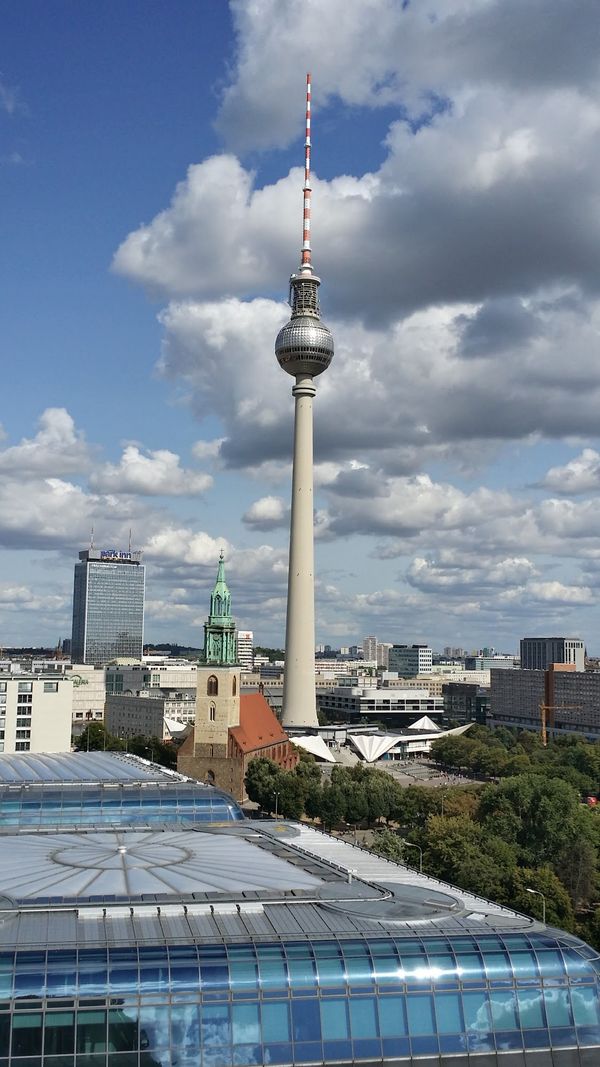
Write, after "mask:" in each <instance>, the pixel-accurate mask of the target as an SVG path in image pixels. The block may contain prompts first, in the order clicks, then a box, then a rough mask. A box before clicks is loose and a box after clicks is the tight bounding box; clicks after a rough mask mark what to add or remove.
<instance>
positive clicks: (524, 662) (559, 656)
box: [521, 637, 585, 671]
mask: <svg viewBox="0 0 600 1067" xmlns="http://www.w3.org/2000/svg"><path fill="white" fill-rule="evenodd" d="M551 663H573V664H574V665H575V670H576V671H584V670H585V645H584V643H583V641H582V640H581V639H580V638H579V637H523V638H521V670H524V671H545V670H547V669H548V667H549V666H550V664H551Z"/></svg>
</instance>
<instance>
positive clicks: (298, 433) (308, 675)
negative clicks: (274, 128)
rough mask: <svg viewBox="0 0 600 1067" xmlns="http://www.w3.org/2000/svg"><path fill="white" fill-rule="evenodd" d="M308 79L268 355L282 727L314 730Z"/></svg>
mask: <svg viewBox="0 0 600 1067" xmlns="http://www.w3.org/2000/svg"><path fill="white" fill-rule="evenodd" d="M310 101H311V84H310V74H309V75H308V76H307V85H306V138H305V155H304V215H303V237H302V258H301V263H300V268H299V270H298V272H297V273H296V274H292V276H291V278H290V293H291V304H292V315H291V319H290V321H289V322H288V323H286V325H285V326H284V327H283V328H282V329H281V330H280V331H279V333H278V334H277V339H276V341H275V355H276V356H277V360H278V362H279V365H280V367H282V368H283V370H285V371H287V373H288V374H291V375H292V377H293V378H295V384H294V386H293V388H292V395H293V396H294V399H295V403H296V408H295V416H294V464H293V475H292V507H291V519H290V557H289V559H290V562H289V571H288V599H287V619H286V631H285V679H284V686H283V724H284V726H317V708H316V698H315V579H314V532H313V524H314V518H313V511H314V501H313V418H312V402H313V397H314V396H315V394H316V388H315V383H314V379H315V377H316V376H317V375H318V374H321V373H322V372H323V371H324V370H327V367H328V366H329V364H330V363H331V360H332V358H333V338H332V336H331V333H330V331H329V330H328V329H327V326H325V324H324V323H323V322H321V315H320V311H319V278H317V276H316V274H315V273H314V271H313V268H312V262H311V244H310V194H311V185H310V144H311V141H310Z"/></svg>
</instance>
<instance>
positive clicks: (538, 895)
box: [525, 888, 546, 926]
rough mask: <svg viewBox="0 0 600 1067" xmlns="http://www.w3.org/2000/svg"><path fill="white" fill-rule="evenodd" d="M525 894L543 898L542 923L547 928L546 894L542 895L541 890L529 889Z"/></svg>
mask: <svg viewBox="0 0 600 1067" xmlns="http://www.w3.org/2000/svg"><path fill="white" fill-rule="evenodd" d="M525 892H526V893H531V895H532V896H534V897H541V898H542V922H543V924H544V926H545V925H546V898H545V896H544V894H543V893H540V891H539V889H527V888H526V889H525Z"/></svg>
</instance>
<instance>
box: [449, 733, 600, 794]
mask: <svg viewBox="0 0 600 1067" xmlns="http://www.w3.org/2000/svg"><path fill="white" fill-rule="evenodd" d="M431 756H432V759H434V760H435V761H436V763H439V764H440V766H442V767H445V768H447V769H451V770H459V771H463V772H466V773H467V774H469V775H477V776H480V777H484V778H506V777H509V776H512V775H516V774H526V773H528V772H534V773H536V774H538V773H539V774H544V775H547V776H548V775H552V777H554V778H562V779H563V780H564V781H566V782H569V784H570V785H572V786H573V788H574V789H576V790H577V791H578V792H579V793H581V794H583V795H589V794H596V793H598V792H599V791H600V745H597V744H590V743H588V742H586V741H582V740H581V739H580V738H577V737H564V738H559V739H557V740H552V741H551V742H550V743H549V745H548V746H547V748H545V747H544V746H543V745H542V743H541V740H540V738H539V736H538V734H536V733H533V732H528V733H526V732H522V733H516V732H513V731H511V730H508V729H506V728H504V727H499V728H498V729H495V730H490V729H487V728H486V727H482V726H475V727H472V728H471V730H470V731H469V733H468V734H459V735H456V734H455V735H451V736H450V737H442V738H440V739H439V740H438V741H434V743H433V745H432V748H431Z"/></svg>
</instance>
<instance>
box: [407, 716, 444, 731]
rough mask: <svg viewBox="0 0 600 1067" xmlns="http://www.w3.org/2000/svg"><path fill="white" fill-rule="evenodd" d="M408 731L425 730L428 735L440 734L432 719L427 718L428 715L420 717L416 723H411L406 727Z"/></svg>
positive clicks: (440, 729) (439, 727) (438, 727)
mask: <svg viewBox="0 0 600 1067" xmlns="http://www.w3.org/2000/svg"><path fill="white" fill-rule="evenodd" d="M408 729H409V730H427V732H428V733H430V734H431V733H434V734H440V733H442V728H441V726H438V724H437V723H436V722H434V721H433V719H430V718H429V715H422V716H421V718H420V719H417V721H416V722H411V724H410V726H409V727H408Z"/></svg>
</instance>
